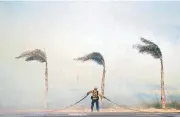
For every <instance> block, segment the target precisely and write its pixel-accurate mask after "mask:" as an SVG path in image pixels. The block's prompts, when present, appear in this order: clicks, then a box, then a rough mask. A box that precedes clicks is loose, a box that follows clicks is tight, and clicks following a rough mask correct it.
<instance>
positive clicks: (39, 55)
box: [16, 49, 47, 63]
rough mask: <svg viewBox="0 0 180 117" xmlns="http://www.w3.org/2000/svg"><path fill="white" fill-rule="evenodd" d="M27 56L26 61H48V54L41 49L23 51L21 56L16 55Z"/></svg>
mask: <svg viewBox="0 0 180 117" xmlns="http://www.w3.org/2000/svg"><path fill="white" fill-rule="evenodd" d="M23 57H26V59H25V61H33V60H36V61H39V62H42V63H43V62H46V61H47V60H46V54H45V52H43V51H42V50H40V49H35V50H33V51H26V52H23V53H22V54H21V55H20V56H18V57H16V58H17V59H19V58H23Z"/></svg>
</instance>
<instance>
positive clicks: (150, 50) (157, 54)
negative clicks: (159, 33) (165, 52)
mask: <svg viewBox="0 0 180 117" xmlns="http://www.w3.org/2000/svg"><path fill="white" fill-rule="evenodd" d="M141 41H142V42H144V43H145V44H146V45H140V44H136V45H134V46H133V47H134V48H136V49H138V51H139V53H147V54H150V55H152V56H153V57H154V58H155V59H159V58H161V57H162V53H161V50H160V48H159V47H158V46H157V45H156V44H155V43H153V42H151V41H149V40H146V39H144V38H141Z"/></svg>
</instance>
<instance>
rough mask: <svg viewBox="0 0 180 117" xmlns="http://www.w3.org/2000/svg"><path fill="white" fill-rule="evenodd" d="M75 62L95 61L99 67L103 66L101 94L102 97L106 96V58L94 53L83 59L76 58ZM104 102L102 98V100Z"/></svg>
mask: <svg viewBox="0 0 180 117" xmlns="http://www.w3.org/2000/svg"><path fill="white" fill-rule="evenodd" d="M74 60H80V61H83V62H85V61H88V60H93V61H95V62H96V63H97V64H99V65H102V66H103V73H102V81H101V93H102V95H104V85H105V84H104V83H105V72H106V70H105V61H104V58H103V56H102V55H101V54H100V53H99V52H92V53H90V54H87V55H85V56H83V57H79V58H76V59H74ZM101 100H102V98H101Z"/></svg>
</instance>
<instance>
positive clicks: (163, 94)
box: [160, 58, 166, 109]
mask: <svg viewBox="0 0 180 117" xmlns="http://www.w3.org/2000/svg"><path fill="white" fill-rule="evenodd" d="M160 61H161V105H162V108H163V109H165V108H166V102H165V101H166V100H165V91H164V68H163V59H162V58H160Z"/></svg>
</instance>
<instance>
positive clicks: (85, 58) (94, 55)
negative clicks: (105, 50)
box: [74, 52, 105, 66]
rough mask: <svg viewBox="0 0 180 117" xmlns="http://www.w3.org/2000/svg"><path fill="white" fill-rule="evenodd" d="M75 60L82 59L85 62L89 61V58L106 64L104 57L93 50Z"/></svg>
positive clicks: (100, 63)
mask: <svg viewBox="0 0 180 117" xmlns="http://www.w3.org/2000/svg"><path fill="white" fill-rule="evenodd" d="M74 60H80V61H83V62H85V61H88V60H93V61H95V62H96V63H97V64H99V65H103V66H105V62H104V58H103V56H102V55H101V54H100V53H99V52H92V53H90V54H87V55H85V56H83V57H79V58H76V59H74Z"/></svg>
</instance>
